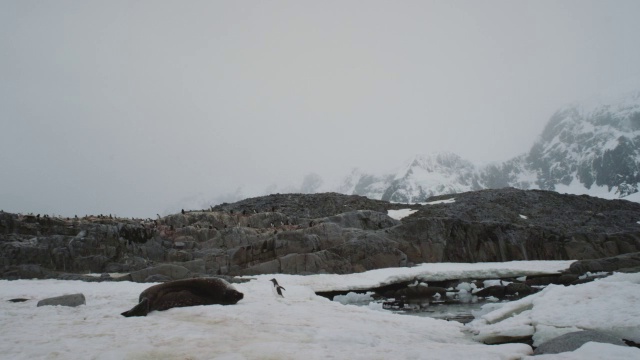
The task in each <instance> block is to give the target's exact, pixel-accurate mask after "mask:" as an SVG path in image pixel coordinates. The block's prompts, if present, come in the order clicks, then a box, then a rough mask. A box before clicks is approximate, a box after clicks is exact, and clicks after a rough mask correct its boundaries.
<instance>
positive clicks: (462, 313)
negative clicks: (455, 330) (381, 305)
mask: <svg viewBox="0 0 640 360" xmlns="http://www.w3.org/2000/svg"><path fill="white" fill-rule="evenodd" d="M486 303H487V302H486V301H482V302H476V303H453V302H442V303H437V302H436V303H433V302H431V303H429V304H428V305H426V306H425V305H422V306H416V307H413V308H412V307H411V306H409V307H405V308H403V309H398V310H392V311H393V312H395V313H398V314H402V315H413V316H422V317H431V318H434V319H440V320H449V321H458V322H461V323H463V324H466V323H468V322H470V321H471V320H473V319H474V318H473V315H471V311H477V310H480V308H481V307H482V305H484V304H486Z"/></svg>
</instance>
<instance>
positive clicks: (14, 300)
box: [7, 298, 29, 303]
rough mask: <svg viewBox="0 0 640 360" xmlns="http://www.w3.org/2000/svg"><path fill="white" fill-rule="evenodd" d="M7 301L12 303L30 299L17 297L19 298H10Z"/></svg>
mask: <svg viewBox="0 0 640 360" xmlns="http://www.w3.org/2000/svg"><path fill="white" fill-rule="evenodd" d="M7 301H8V302H12V303H19V302H25V301H29V299H23V298H17V299H9V300H7Z"/></svg>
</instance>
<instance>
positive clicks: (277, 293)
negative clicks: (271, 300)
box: [270, 279, 286, 299]
mask: <svg viewBox="0 0 640 360" xmlns="http://www.w3.org/2000/svg"><path fill="white" fill-rule="evenodd" d="M270 281H271V282H272V283H273V286H272V287H271V291H273V295H275V296H276V297H277V298H283V299H284V295H282V290H286V289H285V288H283V287H282V286H280V285H279V284H278V281H277V280H276V279H271V280H270Z"/></svg>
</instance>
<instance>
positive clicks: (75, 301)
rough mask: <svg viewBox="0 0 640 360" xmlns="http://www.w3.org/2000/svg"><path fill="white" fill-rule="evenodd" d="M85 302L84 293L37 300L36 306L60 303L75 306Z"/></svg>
mask: <svg viewBox="0 0 640 360" xmlns="http://www.w3.org/2000/svg"><path fill="white" fill-rule="evenodd" d="M86 303H87V301H86V299H85V297H84V294H71V295H62V296H56V297H52V298H47V299H42V300H40V301H38V306H47V305H60V306H70V307H76V306H79V305H85V304H86Z"/></svg>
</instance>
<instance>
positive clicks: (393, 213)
mask: <svg viewBox="0 0 640 360" xmlns="http://www.w3.org/2000/svg"><path fill="white" fill-rule="evenodd" d="M417 211H418V210H413V209H399V210H387V215H389V217H390V218H392V219H395V220H402V219H404V218H406V217H407V216H409V215H411V214H413V213H415V212H417Z"/></svg>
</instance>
